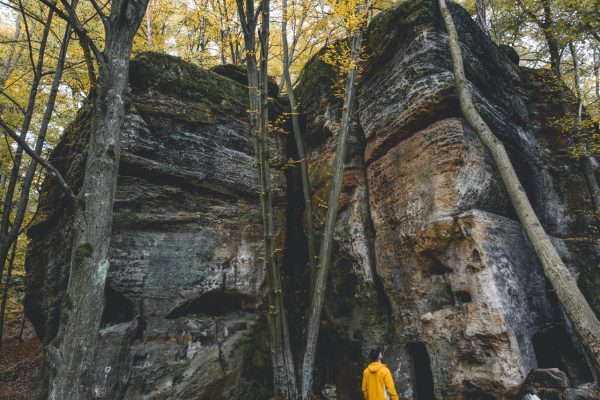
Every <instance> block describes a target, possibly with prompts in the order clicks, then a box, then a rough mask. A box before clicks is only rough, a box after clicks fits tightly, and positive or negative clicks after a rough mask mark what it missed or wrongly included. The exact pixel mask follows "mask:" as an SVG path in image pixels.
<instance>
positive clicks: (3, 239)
mask: <svg viewBox="0 0 600 400" xmlns="http://www.w3.org/2000/svg"><path fill="white" fill-rule="evenodd" d="M53 16H54V12H53V11H52V10H50V11H48V16H47V17H46V24H45V25H44V30H43V32H42V37H41V39H40V44H39V53H38V60H37V64H36V67H35V71H34V77H33V81H32V83H31V89H30V92H29V99H28V101H27V110H26V111H25V115H24V116H23V123H22V124H21V132H20V139H21V140H22V141H25V138H26V137H27V133H28V132H29V127H30V125H31V120H32V118H33V112H34V109H35V100H36V97H37V93H38V89H39V85H40V80H41V78H42V69H43V66H44V55H45V53H46V44H47V42H48V35H49V33H50V26H51V23H52V18H53ZM22 158H23V149H22V148H21V147H17V149H16V151H15V155H14V158H13V166H12V170H11V174H10V178H9V180H8V186H7V188H6V192H5V194H4V204H3V208H2V220H1V222H0V264H1V265H4V263H5V262H6V258H7V257H8V251H9V249H10V242H11V241H10V238H9V235H8V234H9V228H10V226H11V222H10V217H11V214H12V208H13V198H14V195H15V189H16V187H17V183H18V180H19V175H20V170H21V161H22Z"/></svg>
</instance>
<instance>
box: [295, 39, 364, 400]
mask: <svg viewBox="0 0 600 400" xmlns="http://www.w3.org/2000/svg"><path fill="white" fill-rule="evenodd" d="M361 44H362V31H361V30H359V31H357V32H356V33H355V34H354V37H353V38H352V47H351V52H350V57H351V60H352V62H354V63H356V62H357V60H358V55H359V53H360V48H361ZM357 75H358V67H357V66H356V64H355V65H354V67H353V68H352V69H351V70H350V71H349V72H348V76H347V77H346V87H345V98H344V104H343V111H342V120H341V126H340V134H339V136H338V139H337V140H338V142H337V148H336V152H335V159H334V161H333V174H332V176H331V190H330V192H329V198H328V201H327V207H328V208H327V216H326V220H325V228H324V230H323V237H322V239H321V240H322V241H321V250H320V254H319V262H320V265H319V268H318V271H317V277H316V280H315V286H314V289H313V291H312V295H311V302H310V308H309V314H308V319H307V333H306V345H305V347H304V357H303V359H302V369H301V377H302V392H301V395H302V400H309V399H310V398H311V391H312V385H313V375H314V369H315V358H316V350H317V340H318V338H319V327H320V324H321V311H322V309H323V301H324V298H325V291H326V289H327V277H328V274H329V267H330V264H331V254H332V250H333V231H334V228H335V222H336V220H337V214H338V208H339V198H340V193H341V191H342V183H343V178H344V159H345V158H346V147H347V142H348V132H349V131H350V124H351V122H352V115H353V114H354V103H355V97H356V80H357Z"/></svg>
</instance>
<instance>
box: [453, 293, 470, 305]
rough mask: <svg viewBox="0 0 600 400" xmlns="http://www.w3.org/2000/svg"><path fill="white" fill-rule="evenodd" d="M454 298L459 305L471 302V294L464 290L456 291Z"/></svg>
mask: <svg viewBox="0 0 600 400" xmlns="http://www.w3.org/2000/svg"><path fill="white" fill-rule="evenodd" d="M454 297H455V298H456V301H457V302H458V303H459V304H464V303H470V302H471V301H472V298H471V293H469V292H468V291H466V290H457V291H456V292H455V293H454Z"/></svg>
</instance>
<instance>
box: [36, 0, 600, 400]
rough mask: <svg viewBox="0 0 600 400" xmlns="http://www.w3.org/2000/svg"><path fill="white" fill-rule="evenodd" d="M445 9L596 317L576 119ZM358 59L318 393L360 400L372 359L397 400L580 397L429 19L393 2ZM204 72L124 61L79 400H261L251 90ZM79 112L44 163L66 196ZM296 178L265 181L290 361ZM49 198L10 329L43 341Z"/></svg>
mask: <svg viewBox="0 0 600 400" xmlns="http://www.w3.org/2000/svg"><path fill="white" fill-rule="evenodd" d="M451 9H452V12H453V15H454V17H455V22H456V24H457V28H458V30H459V35H460V37H461V46H462V50H463V55H464V57H465V68H466V72H467V77H468V79H469V80H470V82H471V88H472V92H473V95H474V97H475V101H476V104H477V106H478V108H479V111H480V112H481V114H482V115H483V117H484V118H485V119H486V121H487V122H488V124H489V125H490V127H491V128H492V130H493V131H494V132H495V133H496V134H497V135H498V137H499V138H500V139H501V140H502V141H503V142H504V143H505V145H506V147H507V150H508V152H509V155H510V157H511V159H512V161H513V163H514V164H515V167H516V169H517V173H518V174H519V176H520V178H521V179H522V182H523V185H524V187H525V189H526V191H527V194H528V196H529V198H530V200H531V202H532V203H533V206H534V208H535V210H536V212H537V213H538V215H539V216H540V219H541V221H542V223H543V225H544V227H545V228H546V230H547V231H548V233H549V234H550V235H552V236H553V241H554V243H555V244H556V246H557V248H558V249H559V251H560V253H561V255H562V256H563V259H564V260H565V261H566V263H567V264H568V266H569V268H570V269H571V270H572V272H573V274H574V275H575V276H577V278H578V284H579V285H580V287H581V289H582V291H583V292H584V294H585V295H586V296H587V298H588V299H589V301H590V303H591V305H592V307H593V308H594V310H595V311H596V312H597V313H600V290H599V289H600V281H599V279H598V276H600V274H599V273H598V272H599V270H598V269H599V267H598V266H599V264H600V256H599V254H600V241H599V240H598V233H597V231H596V228H595V222H594V220H593V219H592V216H591V213H590V211H591V210H592V207H591V203H590V199H589V196H588V194H587V188H586V187H585V181H584V179H583V176H582V174H581V171H580V168H579V165H578V163H577V162H575V161H573V160H570V159H569V158H568V157H564V155H565V154H564V153H565V151H564V149H565V147H566V144H567V135H565V132H563V131H562V130H561V129H562V128H561V127H560V126H559V125H556V124H555V122H554V121H555V120H556V117H565V116H566V117H569V115H568V113H569V112H571V111H572V110H573V104H571V101H570V100H569V98H568V96H566V97H565V93H566V92H565V90H564V88H563V87H561V86H560V85H559V84H558V83H557V82H556V81H555V80H554V79H553V77H552V76H549V74H548V72H547V71H544V70H540V71H538V70H531V69H527V68H523V67H519V66H518V65H516V64H515V62H516V61H518V58H516V57H515V54H513V53H511V52H509V51H507V50H506V48H501V47H499V46H497V45H496V44H494V43H493V42H492V41H491V39H490V38H489V37H488V36H486V35H485V34H484V33H482V32H481V31H480V30H479V29H478V28H477V27H476V25H475V24H474V23H473V21H472V20H471V18H470V16H469V15H468V13H467V12H466V11H464V10H463V9H462V8H460V7H458V6H452V7H451ZM365 45H366V52H367V54H368V57H366V60H367V61H366V64H365V66H364V69H363V72H362V75H361V80H360V84H359V88H358V96H357V111H356V113H355V115H354V119H353V124H352V129H351V134H350V139H349V140H350V143H349V150H348V155H347V158H346V170H345V175H344V190H343V193H342V196H341V199H340V202H341V204H340V214H339V216H338V221H337V224H336V229H335V234H334V239H335V249H334V255H333V261H332V269H331V273H330V279H329V283H328V291H327V295H326V302H325V307H324V312H323V318H322V322H321V336H320V341H319V351H318V354H319V359H318V361H317V376H316V380H315V382H316V386H317V388H316V389H318V390H317V392H318V393H321V392H322V393H324V394H323V395H324V396H327V397H328V398H330V397H332V396H337V398H339V399H360V398H362V394H361V392H360V374H361V372H362V369H363V368H364V366H365V365H366V363H367V359H366V356H367V353H368V351H369V349H370V347H372V346H375V345H383V346H385V349H386V351H385V362H386V363H388V365H389V366H390V369H391V370H392V373H393V375H394V378H395V381H396V383H397V387H398V390H399V394H400V397H401V399H403V400H413V399H419V400H422V399H427V400H430V399H434V398H436V399H449V400H451V399H510V398H517V396H518V395H519V394H520V393H521V391H522V389H523V385H527V384H534V385H537V386H539V387H540V388H541V389H543V390H545V391H546V393H547V394H548V396H554V397H552V398H560V399H567V398H568V399H577V398H593V396H592V395H591V394H590V393H592V391H593V388H592V387H591V386H590V385H588V384H587V383H588V382H590V381H592V380H593V377H594V376H593V375H594V373H593V371H592V370H591V369H590V367H589V364H588V363H587V361H586V359H585V354H584V352H583V351H582V349H581V346H580V344H579V342H578V340H577V338H576V337H575V335H574V334H573V332H572V330H571V328H570V326H569V325H568V323H567V322H566V320H565V318H564V316H563V314H562V312H561V309H560V305H559V303H558V301H557V299H556V298H555V296H554V293H553V291H552V289H551V287H550V285H549V284H548V282H547V280H546V278H545V277H544V274H543V271H542V269H541V266H540V264H539V262H538V261H537V258H536V256H535V254H534V252H533V250H532V248H531V246H530V244H529V243H528V241H527V238H526V237H525V236H524V233H523V230H522V227H521V226H520V224H519V223H518V221H517V218H516V216H515V213H514V211H513V209H512V207H511V205H510V202H509V201H508V198H507V195H506V193H505V190H504V189H503V186H502V182H501V181H500V179H499V176H498V174H497V171H496V167H495V165H494V163H493V161H492V159H491V157H490V155H489V153H488V151H487V150H486V149H485V148H484V146H483V145H482V144H481V142H480V141H479V140H478V138H477V136H476V135H475V133H474V132H473V131H472V130H471V128H470V127H469V126H468V125H467V124H466V122H465V121H464V120H463V119H462V118H461V114H460V110H459V108H458V102H457V97H456V93H455V91H454V83H453V74H452V72H451V71H452V68H451V61H450V55H449V52H448V48H447V37H446V34H445V32H444V29H443V26H442V23H441V20H440V17H439V13H438V11H437V9H436V7H435V2H433V1H429V0H417V1H404V2H401V3H399V4H396V5H395V6H393V7H392V8H391V9H389V10H387V11H385V12H384V13H381V14H379V15H378V16H377V17H375V19H374V20H373V22H372V23H371V25H370V26H369V29H368V32H367V35H366V43H365ZM323 51H328V50H327V49H324V50H323ZM321 56H322V52H321V54H319V55H317V56H316V57H315V58H314V59H313V60H312V61H311V62H310V63H309V64H308V65H307V67H306V68H305V70H304V71H303V72H302V77H301V79H300V83H299V85H298V87H297V89H296V92H297V95H298V98H299V100H300V102H301V111H302V114H303V116H302V118H303V121H304V124H303V125H304V132H305V133H304V136H305V141H306V144H307V148H308V149H307V150H308V154H309V164H310V176H311V179H312V189H313V193H314V199H313V200H314V204H315V208H316V210H317V211H316V216H315V220H316V222H317V225H318V227H319V231H320V229H321V228H322V226H321V225H320V224H321V223H322V218H323V217H324V215H325V212H326V207H327V204H326V202H327V191H328V179H329V175H330V170H331V165H332V162H333V157H334V152H335V145H336V140H337V133H338V131H339V125H340V114H341V99H340V98H339V97H338V96H336V93H335V92H336V90H335V83H336V82H338V81H339V77H338V76H337V75H336V72H335V71H334V69H332V68H331V67H330V66H329V65H327V64H326V63H325V62H324V61H323V59H322V58H321ZM215 71H216V72H218V73H219V74H222V75H218V74H216V73H212V72H209V71H205V70H202V69H200V68H197V67H194V66H191V65H189V64H186V63H184V62H182V61H180V60H177V59H175V58H173V57H169V56H164V55H157V54H144V55H142V56H140V57H139V58H138V59H137V60H135V61H134V62H133V63H132V67H131V77H130V80H131V93H130V101H129V107H128V112H127V115H126V124H125V128H124V130H123V143H122V145H123V154H122V157H121V168H120V177H119V185H118V193H117V201H116V203H115V210H114V212H115V218H114V221H115V226H114V229H113V237H112V247H111V252H112V259H111V268H110V271H109V280H108V286H107V307H106V309H107V311H106V313H105V315H104V322H103V327H102V330H101V332H100V335H101V338H102V339H101V345H100V347H99V348H98V351H97V357H98V362H97V370H95V371H93V374H92V375H91V376H92V380H93V382H91V383H90V388H91V389H92V390H93V396H95V397H96V398H111V399H225V398H228V399H231V398H233V399H266V398H269V396H270V395H271V392H272V389H271V387H270V385H271V366H270V356H269V353H268V337H267V333H266V329H265V320H264V315H265V309H264V302H263V299H264V298H263V295H264V289H265V288H264V270H263V266H262V245H261V243H262V242H261V240H262V238H261V226H260V218H259V207H258V200H257V192H256V191H257V187H256V174H255V172H254V171H255V166H254V161H253V154H252V143H251V137H250V134H249V129H248V125H247V121H246V114H245V113H246V110H247V101H246V98H247V89H246V88H245V86H244V83H245V79H244V75H243V71H241V70H239V69H236V68H232V67H220V68H218V69H216V70H215ZM223 75H225V76H223ZM273 90H274V88H272V91H273ZM272 94H274V92H273V93H272ZM567 95H568V93H567ZM565 98H566V100H565ZM273 105H274V106H275V107H277V106H278V104H277V102H275V101H274V102H273ZM87 107H89V106H86V108H84V110H82V112H81V113H80V115H79V116H78V119H77V120H76V121H75V123H74V124H73V125H72V126H71V127H70V128H69V129H68V130H67V132H66V134H65V138H64V139H63V141H62V142H61V143H60V144H59V146H58V147H57V149H56V150H55V151H54V153H53V155H52V161H53V162H54V163H55V164H56V165H58V166H59V167H60V169H61V171H62V172H63V173H64V174H65V175H66V176H67V177H68V180H69V182H70V184H71V185H72V186H73V187H75V188H77V187H78V185H79V182H80V179H81V166H82V165H83V162H84V160H85V133H86V129H87V123H88V119H87V117H88V114H87V113H88V112H89V111H88V110H87ZM565 112H566V113H567V114H565ZM292 142H293V141H292V140H288V143H287V146H288V147H289V149H288V150H289V154H290V155H292V154H294V145H293V143H292ZM282 149H283V145H281V146H279V147H278V148H276V149H275V148H274V149H273V150H272V152H273V154H276V153H281V152H283V150H282ZM296 172H297V171H294V170H293V168H291V169H290V168H288V170H287V175H286V176H287V182H283V180H282V178H281V176H280V175H277V176H274V180H275V183H276V185H277V186H278V187H279V188H281V189H282V190H281V191H280V192H281V193H282V195H281V197H280V198H278V201H277V207H276V214H277V221H278V224H279V226H280V228H281V229H280V231H281V232H282V236H281V237H280V238H279V240H280V243H281V247H285V249H284V252H283V257H282V260H283V261H282V262H283V271H284V281H285V286H286V300H287V303H288V306H289V308H290V313H289V315H290V318H291V321H290V323H291V325H292V327H293V328H292V330H291V331H292V334H293V336H294V337H293V340H294V352H295V354H296V356H297V357H298V358H299V356H300V352H301V350H302V345H303V340H302V339H303V329H304V318H305V311H306V306H307V297H308V293H309V291H310V288H309V285H310V271H309V270H308V269H307V268H306V260H307V258H306V246H305V244H306V242H305V238H304V236H303V231H302V227H301V223H302V219H303V218H304V217H305V216H303V210H302V201H301V195H300V191H299V186H298V185H299V179H298V175H297V173H296ZM284 188H286V189H287V194H285V193H284V190H283V189H284ZM286 196H287V197H286ZM60 197H61V194H60V191H59V190H58V188H57V187H55V186H54V184H53V183H52V182H51V181H48V182H46V183H45V185H44V194H43V196H42V200H41V203H40V217H39V219H38V221H37V224H36V225H35V226H34V227H33V228H32V229H31V231H30V236H31V238H32V242H31V248H30V251H29V256H28V261H27V265H28V274H29V275H28V289H27V290H28V292H27V298H26V306H27V312H28V315H29V316H30V318H32V320H33V321H34V323H35V326H36V329H37V331H38V334H39V335H40V336H41V337H44V339H45V341H46V342H48V341H50V340H52V338H53V337H54V335H55V332H56V328H57V326H58V325H57V324H58V319H57V318H58V312H57V311H58V305H59V304H60V300H61V295H62V293H63V292H64V288H65V285H66V279H67V275H68V274H67V271H66V269H65V266H66V265H67V260H68V255H69V252H70V248H69V245H68V244H69V243H70V229H71V228H70V225H69V223H70V218H71V216H70V214H69V209H68V208H64V207H61V206H58V205H59V204H62V203H61V201H60ZM286 199H287V201H286ZM284 227H285V229H284ZM283 233H285V235H283ZM284 236H285V237H284ZM284 244H285V246H284ZM553 368H558V370H559V371H555V370H554V369H553ZM532 370H533V372H531V371H532ZM548 371H550V372H548ZM585 396H588V397H585ZM590 396H592V397H590Z"/></svg>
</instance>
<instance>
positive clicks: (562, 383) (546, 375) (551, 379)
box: [525, 368, 570, 389]
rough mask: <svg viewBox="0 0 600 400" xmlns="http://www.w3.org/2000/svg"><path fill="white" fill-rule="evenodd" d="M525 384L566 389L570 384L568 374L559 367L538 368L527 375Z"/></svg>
mask: <svg viewBox="0 0 600 400" xmlns="http://www.w3.org/2000/svg"><path fill="white" fill-rule="evenodd" d="M525 385H527V386H533V387H543V388H549V389H551V388H557V389H566V388H568V387H569V386H570V385H569V378H567V374H565V373H564V372H563V371H561V370H559V369H558V368H543V369H542V368H538V369H534V370H533V371H531V372H530V373H529V375H527V379H526V380H525Z"/></svg>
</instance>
